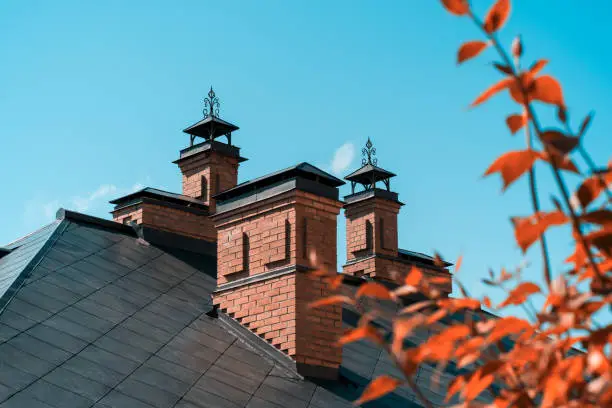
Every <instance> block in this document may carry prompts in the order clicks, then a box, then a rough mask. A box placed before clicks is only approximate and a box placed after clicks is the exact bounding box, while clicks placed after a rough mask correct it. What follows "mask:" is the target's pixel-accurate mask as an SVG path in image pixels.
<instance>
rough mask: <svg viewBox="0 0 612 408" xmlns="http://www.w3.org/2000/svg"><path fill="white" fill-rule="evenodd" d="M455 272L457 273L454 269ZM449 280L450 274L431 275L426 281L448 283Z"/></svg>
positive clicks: (436, 283)
mask: <svg viewBox="0 0 612 408" xmlns="http://www.w3.org/2000/svg"><path fill="white" fill-rule="evenodd" d="M455 273H457V271H455ZM450 281H451V278H450V276H433V277H431V278H429V279H428V282H429V283H430V284H432V285H448V284H449V283H450Z"/></svg>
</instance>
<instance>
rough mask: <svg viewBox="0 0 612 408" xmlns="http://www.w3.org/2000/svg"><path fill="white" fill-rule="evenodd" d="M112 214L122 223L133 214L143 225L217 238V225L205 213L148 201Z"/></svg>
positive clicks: (184, 233) (177, 232) (207, 238)
mask: <svg viewBox="0 0 612 408" xmlns="http://www.w3.org/2000/svg"><path fill="white" fill-rule="evenodd" d="M112 214H113V219H114V220H115V221H117V222H121V223H123V222H124V219H125V217H130V216H131V217H132V220H133V221H137V223H138V224H141V225H143V226H147V227H151V228H155V229H158V230H162V231H168V232H173V233H176V234H181V235H186V236H189V237H193V238H198V239H205V240H207V241H210V242H214V241H215V240H216V239H217V233H216V231H215V226H214V224H213V222H212V220H211V219H210V217H209V216H207V215H205V214H194V213H192V212H188V211H181V210H180V209H176V208H168V207H165V206H161V205H156V204H153V203H147V202H145V203H140V204H136V205H133V206H129V207H126V208H122V209H120V210H118V211H113V213H112Z"/></svg>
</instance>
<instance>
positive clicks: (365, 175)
mask: <svg viewBox="0 0 612 408" xmlns="http://www.w3.org/2000/svg"><path fill="white" fill-rule="evenodd" d="M391 177H395V174H394V173H391V172H390V171H387V170H385V169H383V168H380V167H377V166H374V165H373V164H371V163H368V164H366V165H365V166H363V167H361V168H360V169H358V170H355V171H354V172H352V173H351V174H349V175H348V176H346V177H345V178H344V179H345V180H348V181H353V182H357V183H361V184H371V183H372V181H374V182H377V181H381V180H385V179H389V178H391Z"/></svg>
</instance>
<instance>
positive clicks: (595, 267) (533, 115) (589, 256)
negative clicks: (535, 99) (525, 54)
mask: <svg viewBox="0 0 612 408" xmlns="http://www.w3.org/2000/svg"><path fill="white" fill-rule="evenodd" d="M469 16H470V17H471V18H472V20H473V21H474V23H475V24H476V25H477V26H478V28H479V29H480V30H482V32H483V33H484V34H485V36H486V37H487V38H488V39H489V40H490V41H491V43H492V44H493V46H494V47H495V49H496V50H497V52H498V54H499V56H500V57H501V58H502V59H503V60H504V62H505V63H506V65H507V66H508V67H509V68H510V70H511V71H512V76H513V78H514V80H515V81H516V82H517V84H518V86H519V87H520V89H521V92H522V93H523V94H524V93H526V92H527V91H526V90H525V89H524V86H523V81H521V80H520V74H519V73H518V72H517V70H516V68H515V67H514V64H512V60H511V59H510V57H509V56H508V54H507V53H506V51H505V50H504V49H503V47H502V46H501V44H500V42H499V40H498V39H497V37H496V36H495V34H494V33H488V32H487V31H486V30H485V29H484V25H483V24H482V22H481V21H480V20H479V19H478V17H476V16H475V15H474V13H472V11H471V10H470V11H469ZM523 99H524V103H523V106H524V108H525V109H526V110H527V113H528V114H529V116H528V117H529V118H530V119H531V122H532V123H533V127H534V130H535V132H536V134H537V135H538V138H540V139H541V136H542V130H541V127H540V124H539V121H538V118H537V116H536V112H535V109H534V108H533V106H531V103H529V101H528V100H527V99H526V98H523ZM544 151H545V152H546V154H548V156H549V157H551V161H550V164H551V167H552V170H553V176H554V177H555V181H556V183H557V186H558V187H559V190H561V194H562V195H563V201H564V202H565V205H566V206H567V209H568V211H569V213H570V218H571V221H572V227H573V228H574V230H575V231H576V234H577V235H578V242H579V243H580V245H581V246H582V248H583V249H584V252H585V253H586V255H587V259H588V260H589V263H590V264H591V267H592V268H593V271H595V274H596V276H597V278H598V279H599V280H600V282H602V284H603V283H604V282H605V280H604V277H603V275H602V273H601V271H600V270H599V265H597V263H595V259H594V258H593V254H592V253H591V248H590V247H589V246H588V244H587V243H586V239H585V238H584V236H583V235H582V231H581V229H580V219H579V218H578V216H577V215H576V212H575V211H574V208H573V207H572V205H571V203H570V196H569V192H568V190H567V186H566V185H565V180H564V179H563V176H562V175H561V172H560V170H559V167H558V166H557V163H555V160H554V159H552V158H553V157H554V156H553V155H551V154H550V153H551V152H550V149H549V148H548V146H547V145H546V144H544Z"/></svg>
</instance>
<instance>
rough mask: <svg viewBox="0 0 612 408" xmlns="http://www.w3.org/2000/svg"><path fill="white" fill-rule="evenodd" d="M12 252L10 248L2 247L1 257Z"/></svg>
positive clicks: (0, 248) (0, 250)
mask: <svg viewBox="0 0 612 408" xmlns="http://www.w3.org/2000/svg"><path fill="white" fill-rule="evenodd" d="M10 253H11V249H10V248H5V247H0V258H2V257H3V256H6V255H8V254H10Z"/></svg>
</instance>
